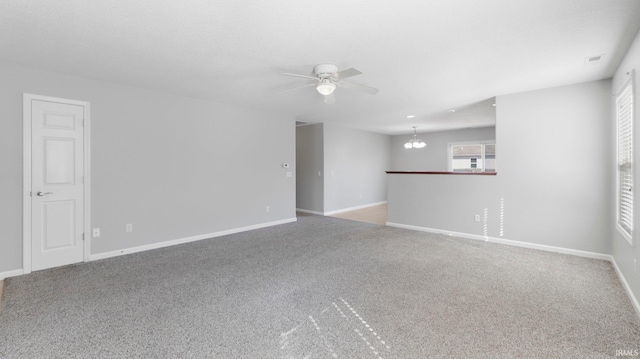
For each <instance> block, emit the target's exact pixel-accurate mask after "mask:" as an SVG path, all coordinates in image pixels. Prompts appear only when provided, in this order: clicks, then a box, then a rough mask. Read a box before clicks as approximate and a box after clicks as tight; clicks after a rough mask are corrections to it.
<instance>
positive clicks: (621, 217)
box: [616, 81, 633, 237]
mask: <svg viewBox="0 0 640 359" xmlns="http://www.w3.org/2000/svg"><path fill="white" fill-rule="evenodd" d="M616 113H617V119H618V224H619V225H620V227H622V229H623V230H624V231H625V232H626V233H627V234H628V235H629V237H631V235H632V233H633V89H632V81H629V83H628V84H627V85H626V86H625V87H624V88H623V90H622V92H621V93H620V94H619V95H618V96H617V98H616Z"/></svg>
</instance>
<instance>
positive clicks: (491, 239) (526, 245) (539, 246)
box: [386, 222, 611, 260]
mask: <svg viewBox="0 0 640 359" xmlns="http://www.w3.org/2000/svg"><path fill="white" fill-rule="evenodd" d="M386 224H387V226H389V227H397V228H404V229H412V230H416V231H421V232H429V233H438V234H445V235H449V236H454V237H461V238H468V239H475V240H481V241H486V242H491V243H499V244H506V245H510V246H514V247H523V248H530V249H537V250H541V251H547V252H556V253H562V254H570V255H573V256H578V257H585V258H593V259H601V260H610V259H611V256H610V255H608V254H602V253H595V252H587V251H581V250H578V249H569V248H562V247H555V246H548V245H545V244H537V243H531V242H522V241H515V240H512V239H504V238H496V237H485V236H483V235H478V234H469V233H460V232H452V231H445V230H442V229H434V228H427V227H419V226H411V225H406V224H400V223H393V222H387V223H386Z"/></svg>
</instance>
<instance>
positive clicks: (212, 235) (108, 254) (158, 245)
mask: <svg viewBox="0 0 640 359" xmlns="http://www.w3.org/2000/svg"><path fill="white" fill-rule="evenodd" d="M297 220H298V219H297V218H295V217H294V218H288V219H283V220H280V221H274V222H267V223H259V224H254V225H251V226H246V227H241V228H234V229H228V230H224V231H219V232H213V233H207V234H200V235H197V236H192V237H186V238H178V239H173V240H168V241H164V242H159V243H153V244H147V245H144V246H138V247H131V248H124V249H120V250H117V251H112V252H105V253H98V254H92V255H90V256H89V260H90V261H95V260H99V259H105V258H112V257H118V256H122V255H125V254H131V253H138V252H144V251H150V250H152V249H158V248H165V247H170V246H175V245H178V244H184V243H190V242H196V241H200V240H203V239H210V238H215V237H220V236H226V235H229V234H234V233H240V232H246V231H251V230H254V229H260V228H265V227H272V226H277V225H280V224H285V223H291V222H296V221H297Z"/></svg>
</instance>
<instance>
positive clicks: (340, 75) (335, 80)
mask: <svg viewBox="0 0 640 359" xmlns="http://www.w3.org/2000/svg"><path fill="white" fill-rule="evenodd" d="M313 74H314V75H315V76H309V75H299V74H290V73H282V75H285V76H293V77H302V78H305V79H311V80H314V81H315V82H314V83H310V84H306V85H304V86H299V87H296V88H292V89H290V90H287V91H284V92H281V93H280V94H281V95H282V94H285V93H287V92H291V91H296V90H300V89H303V88H306V87H311V86H315V87H316V90H317V91H318V92H319V93H320V94H321V95H323V96H324V102H325V103H326V104H332V103H334V102H335V101H336V98H335V96H334V94H333V91H334V90H335V89H336V87H343V88H346V89H349V90H355V91H360V92H365V93H368V94H371V95H375V94H377V93H378V89H377V88H375V87H371V86H365V85H359V84H355V83H353V82H347V81H343V80H344V79H346V78H348V77H352V76H357V75H362V71H360V70H358V69H354V68H350V69H346V70H342V71H338V67H337V66H336V65H331V64H320V65H316V66H315V67H314V68H313Z"/></svg>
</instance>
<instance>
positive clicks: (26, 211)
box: [22, 93, 91, 274]
mask: <svg viewBox="0 0 640 359" xmlns="http://www.w3.org/2000/svg"><path fill="white" fill-rule="evenodd" d="M33 100H39V101H49V102H58V103H64V104H69V105H79V106H83V107H84V127H83V128H84V131H83V137H84V148H83V151H84V154H83V158H84V159H83V165H84V169H83V175H84V189H83V197H84V213H83V216H84V223H83V226H82V228H83V232H84V233H83V237H84V241H83V246H84V251H83V253H84V255H83V262H87V261H89V256H90V255H91V236H90V234H91V171H90V168H91V167H90V164H91V152H90V149H91V146H90V142H89V140H90V138H91V136H90V129H91V127H90V124H91V107H90V103H89V102H88V101H79V100H70V99H65V98H57V97H50V96H42V95H34V94H29V93H23V94H22V104H23V107H22V120H23V121H22V122H23V144H22V153H23V167H22V171H23V172H22V173H23V175H22V176H23V177H22V179H23V184H22V189H23V193H22V209H23V212H22V272H23V274H28V273H31V268H32V263H31V210H32V209H31V145H32V143H31V142H32V141H31V121H32V119H31V115H32V114H31V102H32V101H33Z"/></svg>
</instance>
